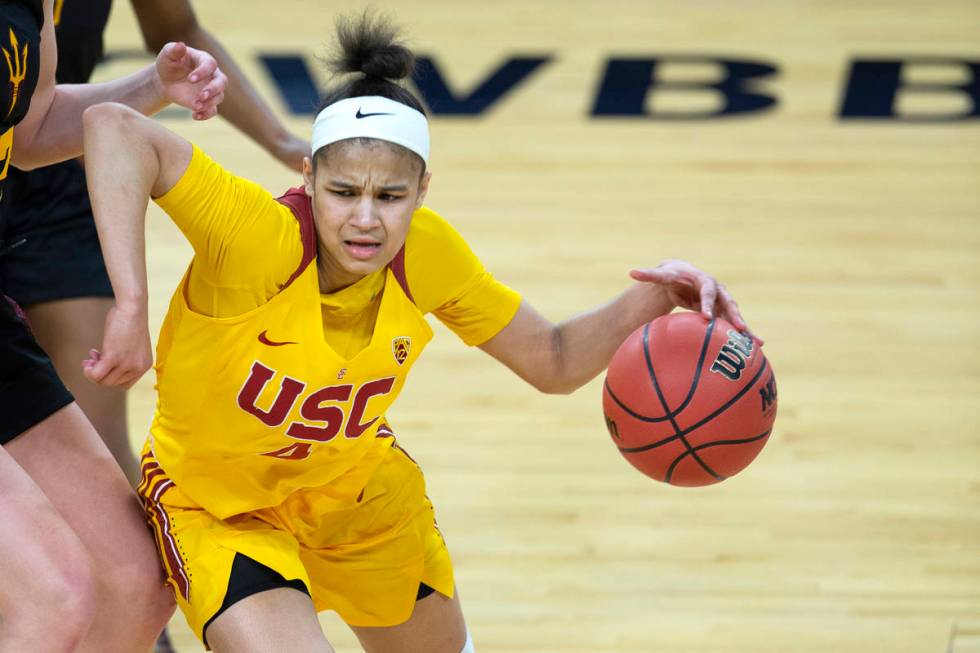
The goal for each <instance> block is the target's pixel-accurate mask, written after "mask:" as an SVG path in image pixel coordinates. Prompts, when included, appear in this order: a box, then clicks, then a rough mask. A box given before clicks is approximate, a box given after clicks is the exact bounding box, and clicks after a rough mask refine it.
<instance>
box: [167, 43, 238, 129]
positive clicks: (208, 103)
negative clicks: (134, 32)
mask: <svg viewBox="0 0 980 653" xmlns="http://www.w3.org/2000/svg"><path fill="white" fill-rule="evenodd" d="M156 72H157V77H158V78H159V82H160V85H161V91H162V93H163V97H165V98H166V99H167V100H169V101H170V102H173V103H174V104H179V105H180V106H182V107H185V108H187V109H190V110H191V111H192V112H193V116H194V120H207V119H208V118H212V117H214V116H215V114H217V113H218V105H219V104H221V101H222V100H223V99H224V97H225V86H227V84H228V78H227V77H226V76H225V74H224V73H223V72H221V70H220V69H219V68H218V62H217V61H215V59H214V57H212V56H211V55H210V54H208V53H207V52H204V51H203V50H197V49H195V48H191V47H188V46H187V45H185V44H183V43H179V42H177V43H168V44H166V45H165V46H163V48H162V49H161V50H160V54H158V55H157V61H156Z"/></svg>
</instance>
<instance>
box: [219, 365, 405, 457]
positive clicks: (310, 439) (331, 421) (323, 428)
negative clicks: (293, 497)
mask: <svg viewBox="0 0 980 653" xmlns="http://www.w3.org/2000/svg"><path fill="white" fill-rule="evenodd" d="M275 376H277V372H276V370H274V369H272V368H269V367H266V366H265V365H263V364H262V363H260V362H259V361H255V362H254V363H252V368H251V370H250V371H249V375H248V378H247V379H246V380H245V383H244V384H243V385H242V389H241V390H240V391H239V392H238V407H239V408H241V409H242V410H244V411H245V412H246V413H249V414H250V415H253V416H255V417H256V418H257V419H258V420H260V421H261V422H262V423H263V424H265V425H266V426H268V427H269V428H277V427H279V426H282V424H283V423H285V421H286V417H287V416H288V415H289V413H290V412H291V411H292V409H293V406H295V405H296V402H297V401H298V400H299V398H300V396H301V395H302V394H303V391H304V390H305V389H306V384H305V383H303V382H302V381H299V380H297V379H294V378H292V377H289V376H285V375H283V379H282V381H280V383H279V391H278V392H277V393H276V397H275V399H273V401H272V404H271V406H269V408H268V409H264V408H261V407H260V406H259V405H258V400H259V396H260V395H261V394H262V391H263V390H264V389H265V386H266V385H267V384H268V383H269V381H271V380H272V379H273V378H274V377H275ZM394 385H395V377H393V376H390V377H386V378H383V379H375V380H373V381H368V382H367V383H364V384H361V385H360V386H359V387H356V388H355V386H353V385H351V384H349V383H348V384H342V385H331V386H326V387H324V388H319V389H317V390H315V391H313V392H311V393H310V394H308V395H307V396H306V398H305V399H303V402H302V404H301V405H300V409H299V414H300V417H301V418H302V420H296V421H293V422H291V423H290V424H289V426H288V427H287V428H286V435H287V436H289V437H290V438H294V439H296V440H299V441H300V442H297V443H293V444H290V445H288V446H286V447H283V448H282V449H277V450H276V451H268V452H265V453H263V454H261V455H263V456H273V457H276V458H288V459H292V460H300V459H303V458H306V457H307V456H309V455H310V451H311V447H312V445H313V444H316V443H320V442H328V441H330V440H332V439H333V438H334V437H336V436H337V434H339V433H340V431H341V429H343V431H344V437H345V438H351V439H353V438H358V437H360V436H361V435H362V434H363V433H364V432H365V431H367V430H368V429H370V428H371V427H372V426H373V425H374V423H375V422H377V421H378V419H379V416H375V417H373V418H371V419H369V420H367V421H366V422H362V420H363V419H364V414H365V411H366V409H367V405H368V402H369V401H370V400H371V397H376V396H381V395H386V394H388V393H389V392H391V389H392V387H393V386H394ZM352 397H353V399H352Z"/></svg>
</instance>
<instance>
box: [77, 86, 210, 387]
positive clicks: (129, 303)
mask: <svg viewBox="0 0 980 653" xmlns="http://www.w3.org/2000/svg"><path fill="white" fill-rule="evenodd" d="M82 123H83V126H84V136H85V139H84V140H85V142H84V144H85V173H86V176H87V178H88V189H89V196H90V197H91V200H92V213H93V215H94V216H95V224H96V227H97V228H98V231H99V241H100V242H101V244H102V252H103V255H104V257H105V263H106V269H107V270H108V272H109V279H110V280H111V281H112V290H113V292H114V293H115V295H116V303H115V306H114V307H113V308H112V309H111V310H110V312H109V316H108V318H107V319H106V327H105V335H104V338H103V344H102V349H101V351H98V350H94V349H93V350H92V351H91V352H90V359H89V360H87V361H85V364H84V372H85V376H86V377H88V379H89V380H91V381H94V382H96V383H99V384H102V385H113V386H121V387H124V388H129V387H131V386H132V385H133V384H134V383H136V381H137V380H139V378H140V377H141V376H142V375H143V373H144V372H146V370H148V369H149V368H150V365H151V364H152V361H153V357H152V353H151V349H150V331H149V326H148V323H147V297H148V295H147V287H146V242H145V220H146V205H147V200H148V198H149V197H151V196H152V197H159V196H160V195H163V194H164V193H166V192H167V191H168V190H170V189H171V188H173V186H174V184H176V183H177V181H178V180H179V179H180V177H181V175H183V173H184V171H185V170H186V169H187V166H188V164H189V163H190V160H191V155H192V153H193V148H192V146H191V144H190V143H189V142H187V141H186V140H185V139H183V138H181V137H180V136H178V135H177V134H174V133H173V132H171V131H170V130H168V129H166V128H165V127H163V126H162V125H159V124H157V123H156V122H154V121H152V120H150V119H148V118H145V117H143V116H141V115H140V114H139V113H137V112H136V111H134V110H132V109H130V108H129V107H125V106H123V105H121V104H98V105H95V106H93V107H90V108H89V109H87V110H86V111H85V112H84V114H83V116H82Z"/></svg>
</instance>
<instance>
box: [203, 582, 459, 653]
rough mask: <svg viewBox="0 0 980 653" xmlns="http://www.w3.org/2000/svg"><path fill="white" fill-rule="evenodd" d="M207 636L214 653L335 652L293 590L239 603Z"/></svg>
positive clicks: (301, 597) (306, 598)
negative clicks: (269, 652)
mask: <svg viewBox="0 0 980 653" xmlns="http://www.w3.org/2000/svg"><path fill="white" fill-rule="evenodd" d="M204 635H205V637H207V640H208V645H209V646H211V648H212V650H214V651H215V653H265V652H266V651H290V653H333V648H332V647H331V646H330V643H329V642H328V641H327V638H326V637H325V636H324V635H323V631H322V630H320V622H319V620H318V619H317V616H316V610H315V609H314V608H313V601H312V600H310V597H309V596H307V595H306V594H305V593H303V592H300V591H299V590H295V589H291V588H277V589H272V590H266V591H264V592H259V593H258V594H252V595H250V596H248V597H246V598H244V599H242V600H241V601H238V602H237V603H235V604H234V605H232V606H231V607H229V608H228V609H227V610H225V611H224V612H222V613H221V614H220V615H218V617H217V618H216V619H215V620H214V621H213V622H211V625H210V626H208V627H207V630H206V631H205V633H204ZM433 653H434V652H433ZM457 653H458V652H457Z"/></svg>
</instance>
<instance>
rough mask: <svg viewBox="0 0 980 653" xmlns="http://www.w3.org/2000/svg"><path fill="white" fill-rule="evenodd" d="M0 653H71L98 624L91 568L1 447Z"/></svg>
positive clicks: (69, 533) (63, 525)
mask: <svg viewBox="0 0 980 653" xmlns="http://www.w3.org/2000/svg"><path fill="white" fill-rule="evenodd" d="M0 497H2V500H0V578H2V579H3V581H2V582H0V652H2V653H15V652H20V651H34V652H36V653H42V652H46V651H52V652H53V651H58V652H61V651H73V650H75V647H76V646H77V645H78V643H79V642H80V641H81V640H82V638H83V637H84V636H85V633H87V632H88V630H89V626H90V625H91V624H92V619H93V618H94V617H95V601H96V595H95V584H94V577H93V574H92V562H91V560H90V559H89V556H88V555H87V554H86V553H85V549H84V547H83V546H82V543H81V541H79V539H78V537H77V536H76V535H75V533H74V532H73V531H72V530H71V528H69V527H68V525H67V524H66V523H65V522H64V520H63V519H62V518H61V515H59V514H58V512H57V511H56V510H55V508H54V506H52V505H51V503H50V502H49V501H48V500H47V497H45V496H44V493H42V492H41V490H40V488H38V487H37V485H35V483H34V482H33V481H32V480H31V479H30V477H29V476H27V473H26V472H24V470H22V469H21V468H20V466H19V465H18V464H17V463H16V462H14V459H13V458H11V457H10V454H8V453H7V452H6V450H4V448H3V447H0Z"/></svg>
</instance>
